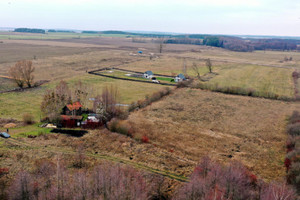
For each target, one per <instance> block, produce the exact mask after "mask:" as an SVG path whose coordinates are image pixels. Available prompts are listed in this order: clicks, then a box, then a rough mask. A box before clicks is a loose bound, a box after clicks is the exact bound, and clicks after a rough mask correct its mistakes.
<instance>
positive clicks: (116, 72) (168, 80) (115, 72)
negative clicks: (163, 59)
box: [98, 70, 175, 85]
mask: <svg viewBox="0 0 300 200" xmlns="http://www.w3.org/2000/svg"><path fill="white" fill-rule="evenodd" d="M98 73H100V74H104V75H107V76H113V77H118V78H127V79H132V80H139V81H147V82H152V80H150V79H146V78H142V77H141V78H140V77H133V76H129V75H130V74H132V73H129V72H124V71H119V70H109V71H100V72H98ZM126 74H127V75H126ZM155 77H156V79H157V80H159V81H160V82H161V83H169V84H170V83H171V80H172V78H167V77H159V76H155ZM174 85H175V84H174Z"/></svg>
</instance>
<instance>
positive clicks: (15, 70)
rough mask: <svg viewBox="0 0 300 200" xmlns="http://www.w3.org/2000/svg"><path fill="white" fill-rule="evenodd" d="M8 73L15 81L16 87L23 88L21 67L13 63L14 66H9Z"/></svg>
mask: <svg viewBox="0 0 300 200" xmlns="http://www.w3.org/2000/svg"><path fill="white" fill-rule="evenodd" d="M8 73H9V75H10V76H11V77H12V78H13V80H14V81H15V82H16V84H17V85H18V87H20V88H23V87H24V83H25V81H24V79H23V75H22V69H21V66H20V65H17V64H16V65H15V66H14V67H11V68H10V69H9V72H8Z"/></svg>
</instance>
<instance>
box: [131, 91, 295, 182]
mask: <svg viewBox="0 0 300 200" xmlns="http://www.w3.org/2000/svg"><path fill="white" fill-rule="evenodd" d="M296 108H298V109H299V108H300V105H298V104H296V103H285V102H280V101H271V100H265V99H256V98H249V97H238V96H231V95H224V94H217V93H211V92H205V91H201V90H192V89H178V90H177V91H176V92H175V94H173V95H171V96H169V97H167V98H166V99H165V100H163V101H160V102H158V103H154V104H153V105H151V106H149V107H147V108H146V109H144V110H141V111H138V112H136V113H133V114H131V115H130V117H129V121H130V122H131V123H132V124H133V127H134V129H135V130H136V133H135V135H136V137H142V136H143V135H144V134H145V133H147V136H148V137H149V138H150V141H151V142H153V143H154V144H156V145H157V146H158V147H159V148H160V149H163V150H166V151H168V150H170V149H172V150H173V151H174V152H175V154H176V155H177V156H178V157H181V158H185V159H187V160H189V161H190V163H193V162H197V161H198V160H199V159H200V158H201V157H202V156H204V155H206V154H209V155H210V156H212V157H214V158H215V159H217V160H220V161H223V162H227V161H229V160H231V159H236V160H241V161H242V162H243V163H244V164H245V165H246V166H247V167H249V168H250V169H251V170H252V171H254V172H255V173H256V174H258V175H259V176H261V177H263V178H265V179H268V180H271V179H276V178H278V177H281V176H284V174H285V171H284V165H283V161H284V155H285V149H284V145H285V141H286V137H287V136H286V134H285V126H286V118H287V117H288V116H289V115H290V114H291V113H292V111H293V110H294V109H296ZM231 157H232V158H231Z"/></svg>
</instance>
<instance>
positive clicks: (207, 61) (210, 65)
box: [205, 58, 212, 73]
mask: <svg viewBox="0 0 300 200" xmlns="http://www.w3.org/2000/svg"><path fill="white" fill-rule="evenodd" d="M205 65H206V67H207V69H208V71H209V73H212V63H211V61H210V59H209V58H208V59H206V62H205Z"/></svg>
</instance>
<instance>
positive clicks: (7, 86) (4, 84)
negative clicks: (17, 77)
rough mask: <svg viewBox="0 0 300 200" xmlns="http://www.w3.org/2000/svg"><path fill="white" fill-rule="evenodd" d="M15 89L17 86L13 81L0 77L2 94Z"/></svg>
mask: <svg viewBox="0 0 300 200" xmlns="http://www.w3.org/2000/svg"><path fill="white" fill-rule="evenodd" d="M15 87H16V85H15V83H14V82H13V81H12V80H10V79H7V78H1V77H0V92H1V91H6V90H11V89H14V88H15Z"/></svg>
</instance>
